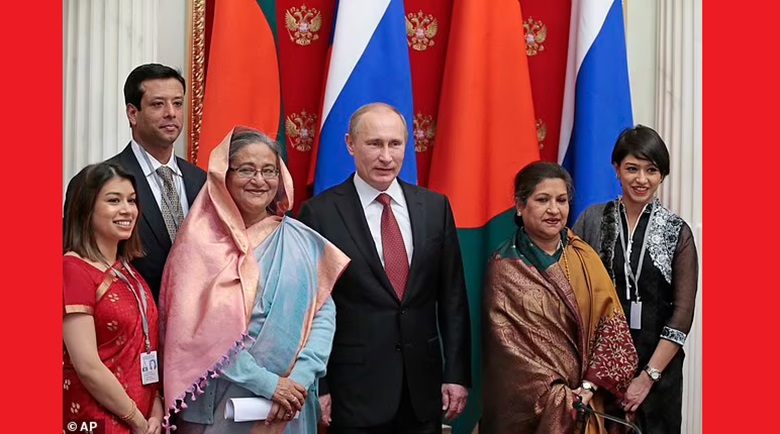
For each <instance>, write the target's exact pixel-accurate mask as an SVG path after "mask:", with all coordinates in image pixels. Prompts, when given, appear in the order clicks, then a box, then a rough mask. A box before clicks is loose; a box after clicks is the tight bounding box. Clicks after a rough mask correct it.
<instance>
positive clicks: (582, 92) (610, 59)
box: [558, 0, 633, 222]
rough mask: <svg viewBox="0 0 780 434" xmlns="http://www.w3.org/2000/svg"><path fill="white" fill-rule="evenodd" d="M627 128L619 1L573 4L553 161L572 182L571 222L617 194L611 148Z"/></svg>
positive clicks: (589, 0) (625, 67) (627, 97)
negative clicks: (568, 173) (554, 160)
mask: <svg viewBox="0 0 780 434" xmlns="http://www.w3.org/2000/svg"><path fill="white" fill-rule="evenodd" d="M631 126H633V120H632V114H631V88H630V85H629V81H628V62H627V60H626V37H625V30H624V28H623V7H622V2H621V0H573V1H572V8H571V25H570V30H569V57H568V64H567V66H566V87H565V90H564V96H563V114H562V117H561V142H560V147H559V150H558V161H559V162H560V163H561V164H562V165H563V166H564V167H565V168H566V169H567V170H568V171H569V172H570V173H571V175H572V178H573V180H574V203H573V208H572V210H571V213H570V215H569V219H570V221H572V222H573V221H574V220H575V219H576V218H577V216H579V214H580V213H581V212H582V211H583V210H585V208H587V207H588V206H590V205H592V204H594V203H600V202H606V201H608V200H611V199H614V198H615V197H616V196H617V195H619V194H620V184H619V183H618V180H617V178H616V176H615V170H614V169H613V167H612V148H613V147H614V145H615V141H616V140H617V138H618V136H619V135H620V133H621V131H623V129H625V128H628V127H631Z"/></svg>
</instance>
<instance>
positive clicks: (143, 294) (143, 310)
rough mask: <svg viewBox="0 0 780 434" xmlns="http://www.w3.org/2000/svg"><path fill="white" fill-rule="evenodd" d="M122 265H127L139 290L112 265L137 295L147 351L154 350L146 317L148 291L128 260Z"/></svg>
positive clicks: (117, 274) (119, 276)
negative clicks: (128, 263)
mask: <svg viewBox="0 0 780 434" xmlns="http://www.w3.org/2000/svg"><path fill="white" fill-rule="evenodd" d="M122 266H123V267H125V270H127V271H128V272H129V273H130V276H132V278H133V280H135V281H136V283H138V288H139V289H138V290H136V288H135V286H133V284H131V283H130V280H129V279H128V278H127V276H125V275H124V274H122V272H121V271H119V270H117V269H116V268H114V267H111V271H113V272H114V275H116V277H118V278H120V279H121V280H122V282H124V283H125V284H126V285H127V287H128V288H130V292H132V293H133V295H134V296H135V301H136V302H138V310H140V311H141V325H142V326H143V330H144V340H145V343H146V352H149V351H151V350H152V343H151V342H150V341H149V320H148V319H147V317H146V309H147V303H146V291H144V286H143V285H142V284H141V281H140V280H138V277H137V276H136V275H135V273H133V270H131V269H130V266H128V265H127V262H124V261H122ZM139 292H140V294H141V296H140V297H139V296H138V293H139Z"/></svg>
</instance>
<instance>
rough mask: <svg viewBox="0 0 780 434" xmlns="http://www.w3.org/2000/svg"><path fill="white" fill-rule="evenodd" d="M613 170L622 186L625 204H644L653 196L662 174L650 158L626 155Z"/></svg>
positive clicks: (661, 179)
mask: <svg viewBox="0 0 780 434" xmlns="http://www.w3.org/2000/svg"><path fill="white" fill-rule="evenodd" d="M615 172H616V173H617V176H618V179H620V185H621V186H622V187H623V202H626V204H627V205H636V206H644V205H645V204H647V203H649V202H650V201H652V200H653V198H654V197H655V193H656V191H658V186H659V185H661V181H663V176H662V175H661V171H660V170H659V169H658V167H657V166H656V165H655V164H654V163H653V162H652V161H650V160H644V159H640V158H637V157H635V156H633V155H628V156H626V158H624V159H623V161H621V162H620V165H619V166H615Z"/></svg>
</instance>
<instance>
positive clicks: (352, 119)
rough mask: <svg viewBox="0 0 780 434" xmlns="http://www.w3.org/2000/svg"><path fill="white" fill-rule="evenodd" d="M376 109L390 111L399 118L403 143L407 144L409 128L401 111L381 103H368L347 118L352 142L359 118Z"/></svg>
mask: <svg viewBox="0 0 780 434" xmlns="http://www.w3.org/2000/svg"><path fill="white" fill-rule="evenodd" d="M378 109H385V110H390V111H391V112H393V113H395V114H397V115H398V117H399V118H401V124H402V125H403V126H404V142H407V141H408V140H409V126H408V125H406V118H404V114H403V113H401V111H400V110H398V109H397V108H395V107H393V106H391V105H390V104H387V103H383V102H372V103H368V104H366V105H363V106H362V107H360V108H359V109H357V110H355V112H354V113H352V116H350V118H349V130H347V132H348V133H349V136H350V137H352V139H353V140H354V138H355V135H357V127H358V124H359V123H360V118H362V117H363V115H364V114H366V113H368V112H370V111H374V110H378Z"/></svg>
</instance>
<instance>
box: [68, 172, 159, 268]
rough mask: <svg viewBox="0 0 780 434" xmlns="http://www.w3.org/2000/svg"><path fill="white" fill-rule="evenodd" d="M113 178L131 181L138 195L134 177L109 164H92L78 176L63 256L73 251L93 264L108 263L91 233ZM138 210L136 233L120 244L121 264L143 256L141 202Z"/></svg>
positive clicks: (134, 231) (118, 248) (118, 255)
mask: <svg viewBox="0 0 780 434" xmlns="http://www.w3.org/2000/svg"><path fill="white" fill-rule="evenodd" d="M114 178H121V179H126V180H128V181H130V184H132V185H133V190H135V191H136V192H137V191H138V188H137V186H136V182H135V177H134V176H133V175H131V174H130V173H128V172H126V171H125V170H124V169H123V168H122V167H121V166H119V165H118V164H114V163H106V162H103V163H98V164H92V165H89V166H87V167H85V168H84V169H82V170H81V172H79V173H78V174H77V175H76V177H75V178H74V180H78V184H77V185H76V191H75V193H74V195H73V202H72V203H71V204H70V207H69V209H68V215H67V218H66V220H65V243H64V246H63V248H64V252H69V251H72V252H75V253H77V254H78V255H79V256H81V257H82V258H86V259H89V260H91V261H105V260H106V258H104V257H103V255H102V254H101V253H100V249H99V248H98V245H97V241H96V240H95V231H94V230H93V229H92V214H93V211H94V209H95V203H96V202H97V199H98V197H97V196H98V193H100V189H102V188H103V186H104V185H106V183H108V181H111V180H112V179H114ZM136 206H138V217H137V218H136V223H135V226H133V231H132V232H131V233H130V238H128V239H127V240H122V241H120V242H119V245H118V246H117V251H116V258H117V259H118V260H125V261H130V260H133V259H135V258H138V257H141V256H143V255H144V253H143V247H142V244H141V237H140V235H138V222H139V221H140V218H141V207H140V205H139V203H138V201H136ZM64 252H63V253H64Z"/></svg>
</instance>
